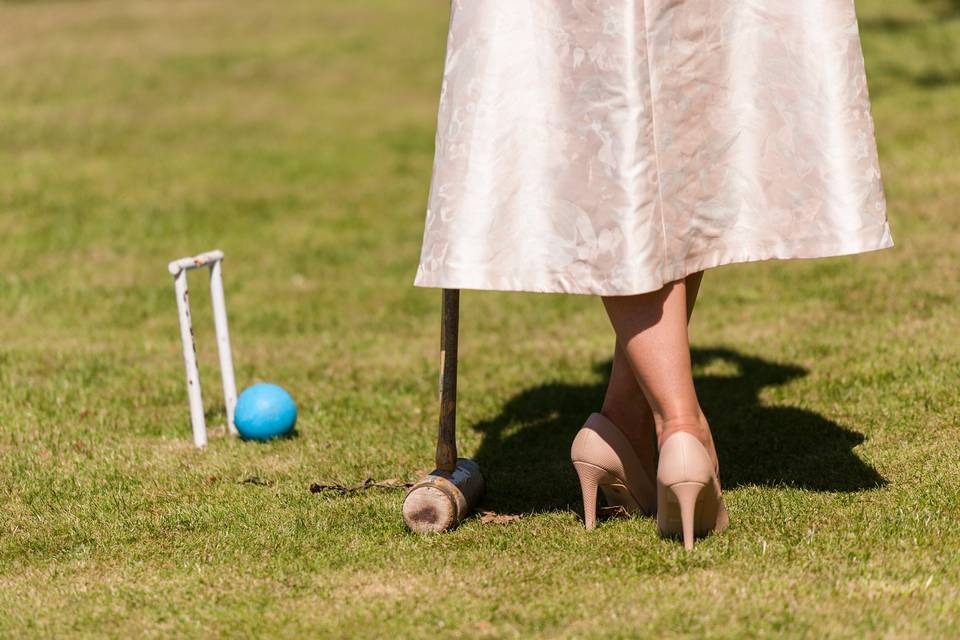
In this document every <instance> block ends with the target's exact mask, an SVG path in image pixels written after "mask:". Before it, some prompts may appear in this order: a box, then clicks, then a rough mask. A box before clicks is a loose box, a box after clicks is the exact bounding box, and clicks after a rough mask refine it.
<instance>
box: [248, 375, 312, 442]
mask: <svg viewBox="0 0 960 640" xmlns="http://www.w3.org/2000/svg"><path fill="white" fill-rule="evenodd" d="M233 421H234V424H236V425H237V431H239V432H240V435H241V436H242V437H243V438H245V439H247V440H269V439H270V438H276V437H277V436H283V435H286V434H288V433H290V432H291V431H293V425H295V424H296V423H297V405H296V403H295V402H294V401H293V398H292V397H290V394H289V393H287V392H286V390H284V389H283V388H282V387H278V386H277V385H275V384H266V383H264V384H255V385H253V386H252V387H250V388H248V389H246V390H244V392H243V393H241V394H240V397H239V398H238V399H237V408H236V410H235V411H234V413H233Z"/></svg>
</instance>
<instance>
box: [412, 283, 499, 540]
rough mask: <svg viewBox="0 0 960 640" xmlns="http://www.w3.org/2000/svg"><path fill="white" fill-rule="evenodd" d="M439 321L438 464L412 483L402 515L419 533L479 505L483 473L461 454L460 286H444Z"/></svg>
mask: <svg viewBox="0 0 960 640" xmlns="http://www.w3.org/2000/svg"><path fill="white" fill-rule="evenodd" d="M441 315H442V317H443V318H442V322H441V326H440V431H439V433H438V435H437V454H436V465H437V468H436V469H434V470H433V471H432V472H431V473H430V474H429V475H428V476H426V477H424V478H423V479H422V480H420V481H419V482H417V483H416V484H415V485H413V486H412V487H410V490H409V491H407V495H406V497H405V498H404V499H403V521H404V522H405V523H406V525H407V527H409V528H410V530H411V531H414V532H416V533H434V532H440V531H446V530H448V529H450V528H452V527H454V526H456V525H457V524H458V523H459V522H460V521H461V520H463V519H464V518H466V517H467V514H469V513H470V511H471V510H472V509H473V508H474V507H476V506H477V503H478V502H479V501H480V498H481V497H482V495H483V490H484V484H483V476H482V475H480V467H478V466H477V463H476V462H474V461H473V460H468V459H466V458H458V457H457V339H458V336H457V333H458V325H459V323H460V290H459V289H444V290H443V310H442V313H441Z"/></svg>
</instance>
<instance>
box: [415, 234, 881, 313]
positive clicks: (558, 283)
mask: <svg viewBox="0 0 960 640" xmlns="http://www.w3.org/2000/svg"><path fill="white" fill-rule="evenodd" d="M893 246H894V243H893V237H892V234H891V233H890V224H889V222H884V223H883V224H881V225H877V226H871V227H865V228H862V229H858V230H857V231H854V232H847V233H845V234H844V235H843V236H842V237H838V236H826V237H812V238H804V239H802V240H800V241H794V242H778V243H774V244H771V245H769V246H766V247H764V248H763V249H764V250H763V251H759V252H758V251H757V250H756V248H755V247H754V248H751V249H746V250H744V251H742V252H738V251H736V250H735V249H734V248H728V249H727V250H725V251H718V252H712V253H710V254H708V255H705V256H702V257H700V258H698V259H693V260H686V261H683V262H680V263H675V264H674V266H673V267H672V268H667V267H665V268H664V269H663V273H661V274H659V276H652V277H649V278H645V279H642V278H637V279H635V280H634V281H633V282H631V283H628V284H624V285H623V286H622V287H609V286H601V285H590V284H586V285H585V284H583V280H584V276H583V274H582V273H580V274H578V275H577V276H576V277H574V276H573V275H572V274H570V273H563V272H555V273H542V274H532V273H530V272H524V273H498V272H494V271H491V270H489V269H487V270H485V269H477V268H475V267H474V268H471V267H451V266H449V265H443V266H441V267H440V268H438V269H435V270H431V271H429V272H427V271H426V270H425V269H424V268H423V265H422V264H420V265H419V266H418V267H417V274H416V276H415V278H414V281H413V286H415V287H427V288H442V289H474V290H478V291H517V292H520V291H522V292H527V293H567V294H574V295H594V296H596V295H599V296H629V295H637V294H641V293H650V292H652V291H657V290H659V289H661V288H663V286H664V285H666V284H667V283H670V282H674V281H676V280H680V279H681V278H685V277H686V276H688V275H690V274H693V273H697V272H699V271H705V270H707V269H713V268H716V267H721V266H724V265H728V264H739V263H748V262H763V261H768V260H810V259H815V258H832V257H839V256H847V255H855V254H859V253H869V252H872V251H879V250H881V249H888V248H890V247H893ZM638 268H639V265H638ZM601 278H603V279H606V280H609V276H597V278H596V279H601ZM587 279H588V280H589V278H587Z"/></svg>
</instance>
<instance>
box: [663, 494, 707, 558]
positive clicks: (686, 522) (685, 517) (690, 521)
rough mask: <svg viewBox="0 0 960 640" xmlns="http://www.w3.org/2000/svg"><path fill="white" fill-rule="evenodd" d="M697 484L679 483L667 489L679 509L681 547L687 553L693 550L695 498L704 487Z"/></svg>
mask: <svg viewBox="0 0 960 640" xmlns="http://www.w3.org/2000/svg"><path fill="white" fill-rule="evenodd" d="M706 486H707V485H705V484H700V483H699V482H680V483H678V484H675V485H673V486H672V487H669V489H670V492H671V493H672V494H673V496H674V497H675V499H676V502H677V504H678V505H679V507H680V525H681V529H682V531H683V546H684V548H685V549H687V550H688V551H689V550H690V549H693V538H694V520H695V519H696V514H697V498H699V497H700V492H701V491H703V488H704V487H706Z"/></svg>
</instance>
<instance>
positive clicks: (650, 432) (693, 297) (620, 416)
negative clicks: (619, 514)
mask: <svg viewBox="0 0 960 640" xmlns="http://www.w3.org/2000/svg"><path fill="white" fill-rule="evenodd" d="M702 279H703V272H702V271H699V272H697V273H694V274H691V275H689V276H687V277H686V279H685V285H686V300H687V321H688V322H689V320H690V316H691V315H692V314H693V307H694V305H695V304H696V302H697V293H698V291H699V290H700V282H701V281H702ZM600 413H602V414H603V415H605V416H606V417H607V418H609V419H610V420H611V421H612V422H613V423H614V424H616V425H617V426H619V427H620V428H621V429H623V431H624V433H625V434H626V436H627V439H628V440H629V441H630V444H631V445H633V449H634V451H636V452H637V456H639V457H640V461H641V462H642V463H643V467H644V469H645V470H646V471H647V475H649V476H650V479H651V481H652V480H653V479H654V476H655V475H656V469H657V464H656V460H657V443H656V422H655V421H654V417H653V411H652V410H651V409H650V403H648V402H647V399H646V397H645V396H644V395H643V391H642V390H641V389H640V385H639V384H638V383H637V378H636V376H635V375H634V374H633V369H632V368H631V367H630V362H629V361H628V360H627V355H626V353H624V351H623V349H622V348H621V347H620V341H619V339H617V340H615V341H614V351H613V367H612V369H611V371H610V380H609V382H608V383H607V392H606V395H605V396H604V398H603V406H602V407H601V409H600Z"/></svg>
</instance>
